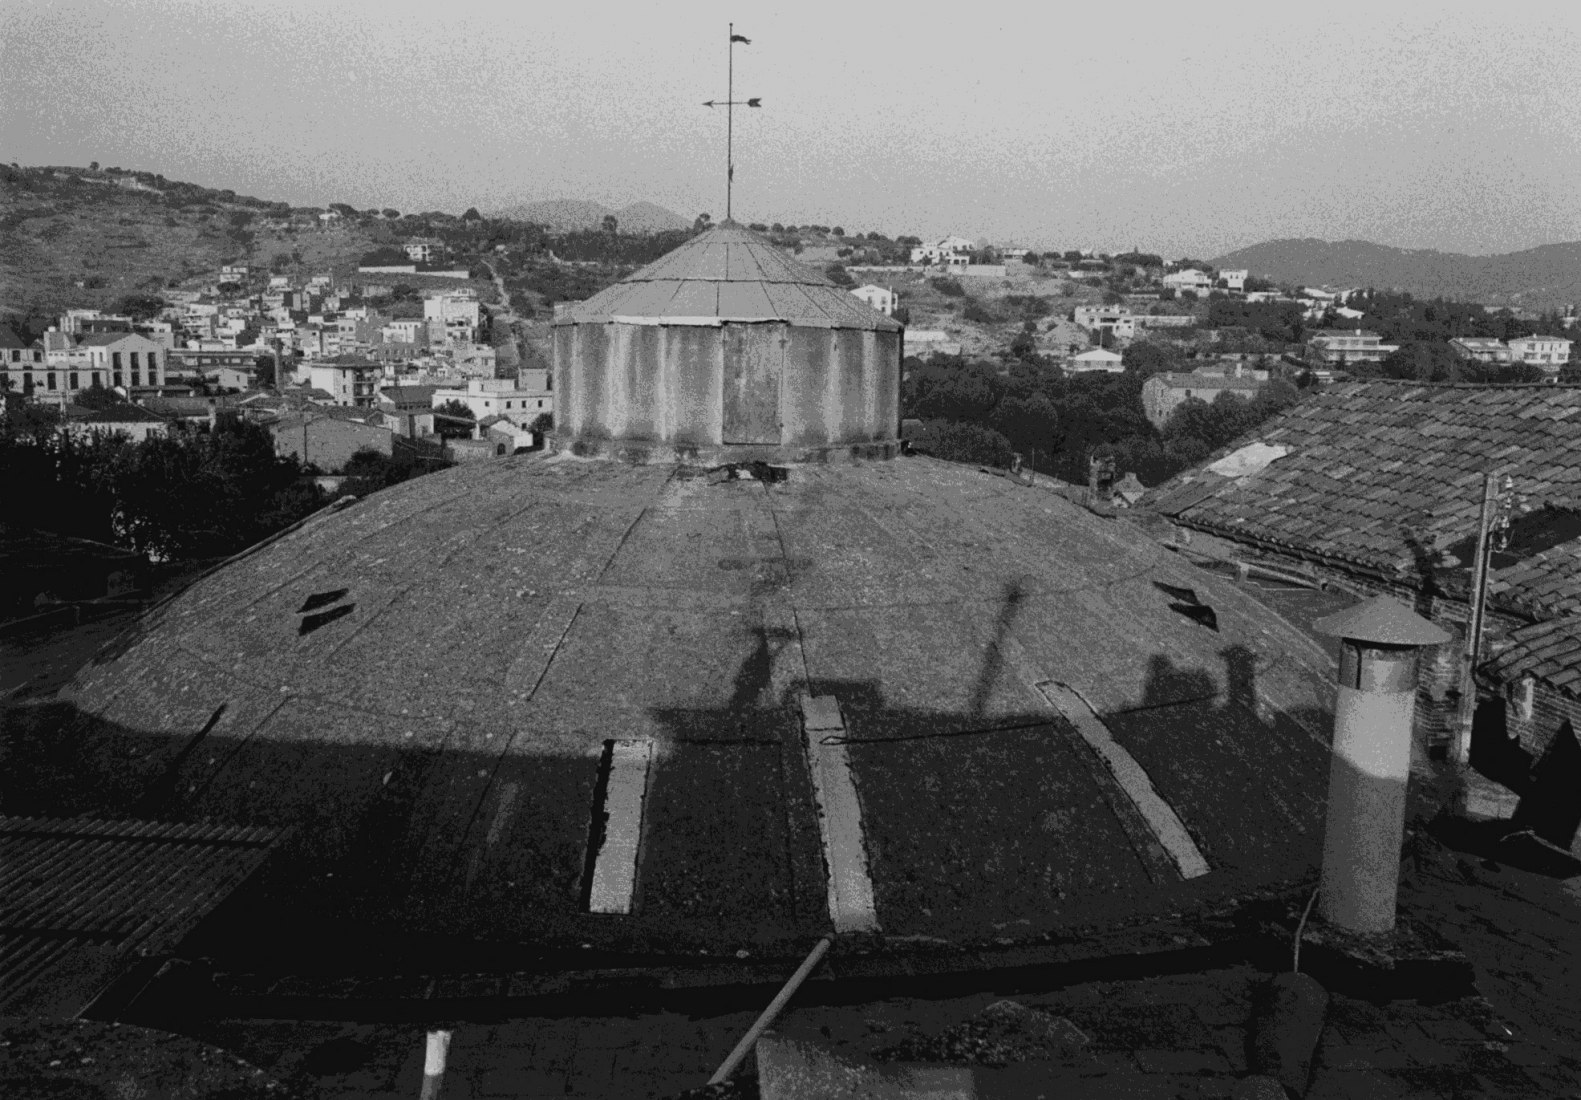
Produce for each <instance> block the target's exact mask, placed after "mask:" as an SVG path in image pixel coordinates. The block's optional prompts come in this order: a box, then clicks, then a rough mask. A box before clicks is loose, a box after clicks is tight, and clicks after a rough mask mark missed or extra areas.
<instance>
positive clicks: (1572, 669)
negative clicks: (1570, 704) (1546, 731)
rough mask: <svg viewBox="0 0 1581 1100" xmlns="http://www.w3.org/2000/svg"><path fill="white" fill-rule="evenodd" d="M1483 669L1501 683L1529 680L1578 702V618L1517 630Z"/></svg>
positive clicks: (1580, 627) (1580, 682) (1580, 661)
mask: <svg viewBox="0 0 1581 1100" xmlns="http://www.w3.org/2000/svg"><path fill="white" fill-rule="evenodd" d="M1509 642H1510V645H1509V648H1507V649H1505V650H1504V651H1503V652H1502V653H1500V654H1499V655H1498V656H1497V657H1495V658H1493V660H1491V661H1489V662H1488V663H1487V664H1486V666H1484V667H1485V668H1486V669H1487V670H1488V671H1489V672H1491V673H1493V674H1494V675H1495V676H1497V677H1498V679H1499V680H1501V681H1509V680H1515V679H1518V678H1520V677H1522V676H1532V677H1534V678H1536V679H1538V680H1542V681H1544V682H1545V683H1548V684H1551V685H1552V686H1553V687H1555V688H1557V689H1558V690H1560V691H1562V692H1564V693H1565V694H1566V695H1569V696H1571V697H1572V698H1577V699H1581V616H1578V615H1569V616H1566V617H1564V618H1560V619H1552V620H1549V621H1548V622H1542V623H1533V624H1531V625H1530V626H1523V627H1521V628H1520V629H1519V630H1516V631H1515V632H1514V633H1512V634H1511V635H1510V637H1509Z"/></svg>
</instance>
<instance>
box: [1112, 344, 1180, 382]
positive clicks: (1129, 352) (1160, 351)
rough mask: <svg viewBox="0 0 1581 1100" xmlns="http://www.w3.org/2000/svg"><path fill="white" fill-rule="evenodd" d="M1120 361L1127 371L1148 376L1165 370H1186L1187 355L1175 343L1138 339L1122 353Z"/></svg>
mask: <svg viewBox="0 0 1581 1100" xmlns="http://www.w3.org/2000/svg"><path fill="white" fill-rule="evenodd" d="M1120 362H1121V363H1122V364H1123V365H1124V366H1125V369H1126V370H1127V371H1130V372H1132V373H1135V374H1140V375H1142V376H1143V377H1146V376H1147V375H1150V374H1159V373H1161V372H1163V371H1175V370H1184V369H1185V368H1186V356H1185V353H1184V352H1183V351H1181V350H1180V348H1178V347H1176V346H1175V345H1173V344H1158V343H1154V342H1152V341H1150V340H1136V341H1134V342H1133V343H1132V344H1131V346H1130V347H1128V348H1126V349H1125V350H1124V351H1122V352H1121V353H1120Z"/></svg>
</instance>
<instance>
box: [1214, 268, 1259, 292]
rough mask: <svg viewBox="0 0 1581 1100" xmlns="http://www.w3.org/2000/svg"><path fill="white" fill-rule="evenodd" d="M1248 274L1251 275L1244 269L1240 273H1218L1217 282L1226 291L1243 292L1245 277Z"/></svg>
mask: <svg viewBox="0 0 1581 1100" xmlns="http://www.w3.org/2000/svg"><path fill="white" fill-rule="evenodd" d="M1249 274H1251V273H1250V272H1248V271H1246V270H1244V269H1243V270H1241V271H1221V272H1219V281H1220V282H1222V283H1223V284H1224V286H1225V288H1226V289H1228V290H1236V291H1244V290H1245V289H1246V276H1247V275H1249Z"/></svg>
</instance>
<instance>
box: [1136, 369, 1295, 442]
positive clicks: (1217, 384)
mask: <svg viewBox="0 0 1581 1100" xmlns="http://www.w3.org/2000/svg"><path fill="white" fill-rule="evenodd" d="M1255 373H1257V374H1261V375H1262V377H1261V378H1257V377H1255V376H1254V373H1253V372H1250V371H1247V372H1244V373H1243V372H1242V370H1241V369H1240V367H1239V365H1237V366H1236V367H1235V368H1234V369H1233V370H1232V371H1230V372H1225V371H1223V370H1219V371H1215V372H1213V373H1211V374H1210V373H1208V372H1206V371H1200V372H1199V371H1192V372H1185V373H1174V372H1164V373H1160V374H1154V375H1151V376H1150V377H1149V378H1148V379H1147V381H1145V382H1143V383H1142V411H1143V412H1144V413H1146V414H1147V419H1148V422H1149V423H1150V424H1152V425H1153V427H1155V428H1162V427H1163V426H1164V422H1165V421H1166V420H1168V419H1169V415H1170V413H1172V412H1174V411H1175V410H1176V409H1177V408H1179V407H1180V406H1181V405H1182V404H1184V403H1185V402H1187V401H1190V400H1193V399H1195V400H1197V401H1206V402H1208V403H1209V404H1212V403H1213V402H1214V401H1215V400H1216V399H1217V398H1218V396H1219V395H1220V394H1221V393H1232V394H1234V395H1235V396H1237V397H1242V398H1247V399H1250V398H1253V397H1256V396H1257V394H1258V393H1259V392H1261V390H1262V388H1263V384H1264V383H1265V382H1266V381H1267V379H1268V372H1267V371H1259V372H1255Z"/></svg>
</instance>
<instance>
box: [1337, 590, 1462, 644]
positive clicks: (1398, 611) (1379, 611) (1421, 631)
mask: <svg viewBox="0 0 1581 1100" xmlns="http://www.w3.org/2000/svg"><path fill="white" fill-rule="evenodd" d="M1312 629H1314V630H1316V631H1317V632H1318V633H1320V634H1327V635H1328V636H1329V637H1331V638H1344V639H1346V640H1347V641H1352V642H1371V643H1374V644H1376V645H1401V646H1420V645H1439V644H1441V643H1443V642H1447V641H1449V633H1448V632H1447V631H1445V630H1444V629H1442V628H1441V627H1439V626H1438V625H1437V624H1436V623H1432V622H1429V621H1428V620H1426V619H1424V618H1422V617H1421V616H1420V615H1418V614H1417V613H1416V612H1414V611H1412V610H1411V609H1410V608H1409V607H1407V606H1405V604H1403V603H1401V602H1400V601H1399V600H1396V599H1393V598H1392V597H1389V596H1374V597H1373V598H1372V599H1370V600H1367V601H1366V602H1365V603H1360V604H1357V605H1356V606H1355V607H1350V608H1346V609H1345V610H1344V611H1339V612H1336V613H1334V614H1333V615H1326V616H1324V617H1323V618H1321V619H1319V620H1317V621H1316V622H1315V623H1313V624H1312Z"/></svg>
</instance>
